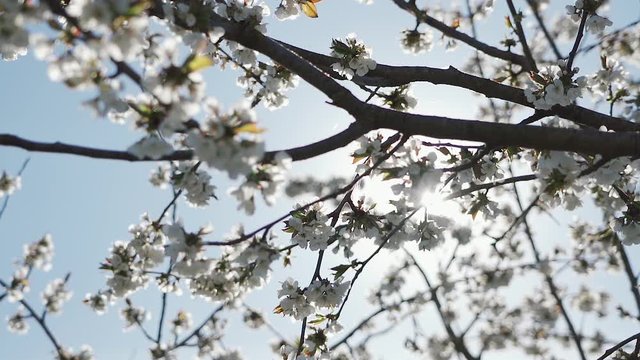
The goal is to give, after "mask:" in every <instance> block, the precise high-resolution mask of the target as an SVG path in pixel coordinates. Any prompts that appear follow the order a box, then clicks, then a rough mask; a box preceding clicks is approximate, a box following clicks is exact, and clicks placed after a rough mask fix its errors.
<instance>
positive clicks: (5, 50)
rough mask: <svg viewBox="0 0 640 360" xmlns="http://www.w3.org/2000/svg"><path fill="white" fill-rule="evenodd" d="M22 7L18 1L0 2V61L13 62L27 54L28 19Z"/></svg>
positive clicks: (2, 0) (5, 0) (6, 0)
mask: <svg viewBox="0 0 640 360" xmlns="http://www.w3.org/2000/svg"><path fill="white" fill-rule="evenodd" d="M23 6H24V5H23V4H22V3H21V2H20V1H15V0H0V59H2V60H5V61H13V60H16V59H18V57H20V56H24V55H26V54H27V46H28V45H29V33H28V32H27V30H26V28H25V26H26V22H27V20H28V17H27V12H26V11H24V8H23ZM33 6H34V7H36V6H37V5H33ZM24 7H30V6H24ZM34 10H35V9H34Z"/></svg>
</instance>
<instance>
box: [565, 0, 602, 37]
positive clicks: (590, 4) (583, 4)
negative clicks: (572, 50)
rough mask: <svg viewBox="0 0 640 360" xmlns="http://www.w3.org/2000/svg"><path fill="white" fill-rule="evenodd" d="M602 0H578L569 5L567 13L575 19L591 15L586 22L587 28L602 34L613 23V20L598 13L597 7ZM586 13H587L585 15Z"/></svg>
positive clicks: (578, 19)
mask: <svg viewBox="0 0 640 360" xmlns="http://www.w3.org/2000/svg"><path fill="white" fill-rule="evenodd" d="M601 3H602V1H600V0H576V2H575V3H574V4H573V5H567V6H566V9H567V15H569V16H570V17H571V19H572V20H573V21H580V17H582V16H589V17H588V18H587V21H586V23H585V26H586V28H587V30H589V31H590V32H591V33H592V34H594V35H599V34H602V32H603V31H604V29H605V28H606V27H607V26H611V25H613V22H611V20H609V19H607V18H605V17H602V16H600V15H598V14H596V10H597V8H598V7H599V6H600V4H601ZM585 13H586V14H587V15H585Z"/></svg>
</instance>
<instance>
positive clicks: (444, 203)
mask: <svg viewBox="0 0 640 360" xmlns="http://www.w3.org/2000/svg"><path fill="white" fill-rule="evenodd" d="M445 197H446V195H444V194H442V193H441V192H438V191H429V190H427V191H425V192H424V193H423V194H422V201H421V204H422V205H423V206H424V207H425V209H426V211H427V214H429V215H440V216H446V217H453V216H460V215H462V209H461V208H460V206H459V205H458V204H457V203H456V202H455V201H453V200H446V199H445Z"/></svg>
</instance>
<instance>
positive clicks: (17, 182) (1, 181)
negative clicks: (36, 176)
mask: <svg viewBox="0 0 640 360" xmlns="http://www.w3.org/2000/svg"><path fill="white" fill-rule="evenodd" d="M21 186H22V181H21V178H20V176H13V177H12V176H9V175H7V173H6V172H4V171H3V172H2V176H0V197H3V196H8V195H11V194H13V192H14V191H16V190H19V189H20V187H21Z"/></svg>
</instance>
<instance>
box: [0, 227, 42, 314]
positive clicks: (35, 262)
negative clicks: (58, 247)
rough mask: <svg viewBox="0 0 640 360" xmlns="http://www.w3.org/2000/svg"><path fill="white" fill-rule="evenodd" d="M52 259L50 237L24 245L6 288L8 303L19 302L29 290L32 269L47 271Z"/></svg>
mask: <svg viewBox="0 0 640 360" xmlns="http://www.w3.org/2000/svg"><path fill="white" fill-rule="evenodd" d="M52 258H53V242H52V240H51V235H49V234H46V235H44V236H43V237H42V238H41V239H40V240H38V241H35V242H33V243H31V244H28V245H25V247H24V255H23V257H22V259H21V261H19V262H16V266H17V269H16V271H15V272H14V273H13V277H12V279H11V281H10V282H9V283H8V287H6V288H5V289H6V291H7V297H8V299H9V301H10V302H16V301H20V300H22V299H23V298H24V294H25V293H27V292H28V291H29V290H30V287H29V275H30V274H31V271H32V270H33V269H40V270H43V271H49V269H50V268H51V260H52Z"/></svg>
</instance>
